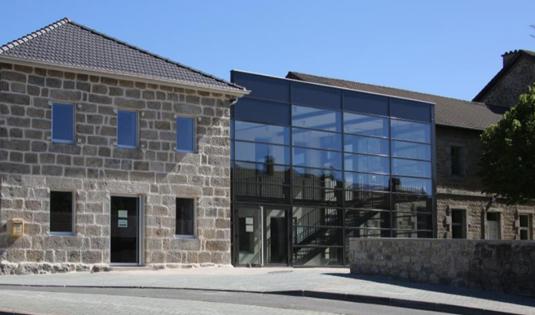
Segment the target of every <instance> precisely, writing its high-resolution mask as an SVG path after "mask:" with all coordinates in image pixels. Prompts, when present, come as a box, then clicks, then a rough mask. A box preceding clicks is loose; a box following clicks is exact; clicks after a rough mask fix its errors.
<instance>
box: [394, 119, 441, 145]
mask: <svg viewBox="0 0 535 315" xmlns="http://www.w3.org/2000/svg"><path fill="white" fill-rule="evenodd" d="M391 124H392V138H393V139H399V140H408V141H417V142H425V143H430V142H431V125H430V124H426V123H418V122H413V121H406V120H398V119H392V120H391Z"/></svg>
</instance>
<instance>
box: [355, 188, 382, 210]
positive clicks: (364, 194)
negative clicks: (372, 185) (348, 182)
mask: <svg viewBox="0 0 535 315" xmlns="http://www.w3.org/2000/svg"><path fill="white" fill-rule="evenodd" d="M389 200H390V195H389V194H388V193H386V192H384V193H383V192H374V191H353V190H349V191H346V192H345V206H346V207H349V208H361V209H382V210H389V209H390V201H389Z"/></svg>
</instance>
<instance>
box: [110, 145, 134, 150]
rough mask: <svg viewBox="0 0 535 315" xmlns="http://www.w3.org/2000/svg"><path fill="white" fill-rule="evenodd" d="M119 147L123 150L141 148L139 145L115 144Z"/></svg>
mask: <svg viewBox="0 0 535 315" xmlns="http://www.w3.org/2000/svg"><path fill="white" fill-rule="evenodd" d="M115 147H116V148H117V149H121V150H138V149H139V146H135V147H134V146H126V145H116V146H115Z"/></svg>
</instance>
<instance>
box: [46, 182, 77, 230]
mask: <svg viewBox="0 0 535 315" xmlns="http://www.w3.org/2000/svg"><path fill="white" fill-rule="evenodd" d="M50 232H52V233H58V232H59V233H72V232H73V193H72V192H65V191H51V192H50Z"/></svg>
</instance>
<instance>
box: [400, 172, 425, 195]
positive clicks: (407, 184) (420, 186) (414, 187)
mask: <svg viewBox="0 0 535 315" xmlns="http://www.w3.org/2000/svg"><path fill="white" fill-rule="evenodd" d="M392 186H393V191H396V192H406V193H417V194H426V195H431V193H432V187H433V186H432V184H431V180H430V179H424V178H412V177H399V176H396V177H392Z"/></svg>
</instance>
